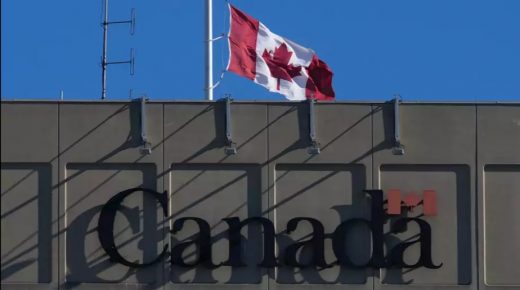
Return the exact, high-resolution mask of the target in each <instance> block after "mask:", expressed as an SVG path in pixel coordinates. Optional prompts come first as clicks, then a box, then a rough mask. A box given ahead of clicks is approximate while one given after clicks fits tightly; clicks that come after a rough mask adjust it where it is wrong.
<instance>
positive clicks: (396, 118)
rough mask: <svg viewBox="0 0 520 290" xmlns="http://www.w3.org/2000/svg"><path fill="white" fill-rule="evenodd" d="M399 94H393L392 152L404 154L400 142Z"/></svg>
mask: <svg viewBox="0 0 520 290" xmlns="http://www.w3.org/2000/svg"><path fill="white" fill-rule="evenodd" d="M400 102H401V96H400V95H395V96H394V147H393V148H392V153H393V154H394V155H404V145H403V144H401V126H400V125H401V117H400V113H399V103H400Z"/></svg>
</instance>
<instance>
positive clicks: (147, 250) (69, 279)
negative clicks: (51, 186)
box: [63, 163, 164, 288]
mask: <svg viewBox="0 0 520 290" xmlns="http://www.w3.org/2000/svg"><path fill="white" fill-rule="evenodd" d="M156 176H157V169H156V166H155V165H154V164H88V163H70V164H68V165H67V173H66V182H65V185H64V188H65V192H64V199H65V200H64V207H65V209H66V210H65V216H64V220H65V233H64V236H65V238H64V241H65V244H64V247H63V250H64V258H65V264H64V268H65V277H64V280H65V285H64V286H65V287H66V288H85V287H86V288H88V287H89V285H88V283H96V284H100V283H106V284H114V283H125V284H126V285H120V287H123V288H124V287H133V288H137V287H140V288H154V287H151V286H148V285H154V284H158V283H159V282H160V281H158V279H160V276H161V274H162V273H161V272H162V266H161V264H159V265H155V266H151V267H147V268H142V269H137V270H136V269H130V268H129V267H127V266H124V265H120V264H117V263H113V262H111V261H109V259H108V256H107V255H106V253H105V252H104V250H103V249H102V248H101V245H100V243H99V239H98V233H97V231H96V229H97V222H98V217H99V212H100V211H101V207H102V206H103V205H104V204H105V203H106V202H107V201H108V200H109V199H110V198H111V197H112V196H114V195H115V194H117V193H118V192H120V191H122V190H125V189H128V188H134V187H145V188H150V189H156V188H157V181H156ZM118 212H119V214H118V215H116V220H115V222H114V237H115V242H116V246H118V249H119V251H120V253H121V255H122V256H123V257H125V258H127V259H128V260H129V261H133V262H139V263H144V262H149V261H152V260H153V259H154V258H155V257H156V256H157V255H158V254H159V253H160V251H161V250H162V241H163V235H164V233H163V229H162V227H161V224H162V220H163V218H164V217H163V216H162V212H161V209H160V208H159V207H158V205H157V202H156V200H155V199H154V198H152V197H150V196H148V195H144V194H142V193H136V194H132V195H130V196H128V197H127V198H126V199H125V200H124V201H123V203H122V205H121V207H120V209H119V211H118ZM139 284H141V285H139Z"/></svg>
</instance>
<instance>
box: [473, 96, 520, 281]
mask: <svg viewBox="0 0 520 290" xmlns="http://www.w3.org/2000/svg"><path fill="white" fill-rule="evenodd" d="M477 129H478V136H477V137H478V138H477V139H478V140H477V148H478V155H477V160H478V163H477V174H478V181H479V182H478V211H479V215H478V221H479V231H478V240H479V248H478V254H479V260H480V261H481V262H480V263H479V285H480V289H489V290H491V289H512V288H515V287H520V286H518V285H519V284H520V283H519V280H518V273H519V272H518V271H517V270H516V269H518V263H519V260H518V255H517V253H518V249H519V247H518V245H519V243H520V242H519V241H520V240H519V239H518V231H517V230H518V227H514V226H512V225H517V224H518V223H520V218H519V217H518V215H517V212H518V210H517V209H516V208H515V207H514V205H515V198H517V197H518V192H519V189H518V166H519V164H520V150H519V149H518V148H520V105H507V106H506V105H477ZM516 204H518V202H516ZM501 221H502V222H505V223H502V224H501ZM506 253H507V257H506V258H505V259H504V256H505V255H506Z"/></svg>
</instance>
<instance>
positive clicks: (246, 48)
mask: <svg viewBox="0 0 520 290" xmlns="http://www.w3.org/2000/svg"><path fill="white" fill-rule="evenodd" d="M229 11H230V13H231V27H230V31H229V50H230V59H229V65H228V70H229V71H232V72H234V73H236V74H238V75H241V76H244V77H246V78H248V79H250V80H254V79H255V74H256V39H257V35H258V26H259V22H258V20H256V19H254V18H253V17H251V16H249V15H247V14H246V13H244V12H242V11H240V10H238V9H236V8H235V7H233V6H231V5H229Z"/></svg>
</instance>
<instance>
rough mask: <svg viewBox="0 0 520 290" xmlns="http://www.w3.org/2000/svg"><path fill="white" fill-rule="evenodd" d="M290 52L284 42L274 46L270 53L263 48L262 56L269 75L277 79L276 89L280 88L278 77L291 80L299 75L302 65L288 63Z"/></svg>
mask: <svg viewBox="0 0 520 290" xmlns="http://www.w3.org/2000/svg"><path fill="white" fill-rule="evenodd" d="M292 54H293V53H292V52H290V51H289V50H288V49H287V45H286V44H285V43H282V45H280V46H279V47H277V48H275V50H274V52H273V53H272V54H271V53H270V52H268V51H267V49H264V53H263V54H262V58H263V59H264V60H265V62H266V63H267V66H268V67H269V71H270V72H271V76H273V77H274V78H277V79H278V83H277V84H276V89H277V90H280V79H282V80H286V81H292V79H293V78H294V77H295V76H299V75H300V71H301V69H302V67H301V66H293V65H292V64H289V60H290V59H291V56H292Z"/></svg>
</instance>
